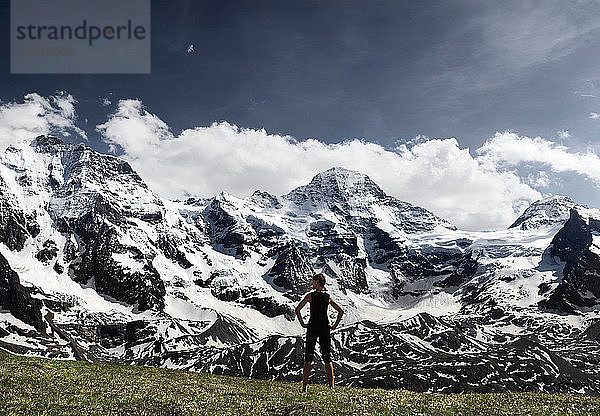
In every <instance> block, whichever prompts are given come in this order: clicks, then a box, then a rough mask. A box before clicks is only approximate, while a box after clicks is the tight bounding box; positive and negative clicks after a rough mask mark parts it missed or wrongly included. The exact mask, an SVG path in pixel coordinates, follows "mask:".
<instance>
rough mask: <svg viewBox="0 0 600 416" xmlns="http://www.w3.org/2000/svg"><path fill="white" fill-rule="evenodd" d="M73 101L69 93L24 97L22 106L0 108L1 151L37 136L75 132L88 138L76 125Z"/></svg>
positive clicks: (3, 105) (12, 103) (14, 105)
mask: <svg viewBox="0 0 600 416" xmlns="http://www.w3.org/2000/svg"><path fill="white" fill-rule="evenodd" d="M75 102H76V101H75V99H74V98H73V96H71V95H70V94H65V93H59V94H57V95H54V96H51V97H48V98H46V97H42V96H40V95H38V94H36V93H32V94H27V95H26V96H25V97H24V101H23V102H21V103H16V102H9V103H4V104H2V105H0V148H1V149H2V150H4V149H5V148H6V147H7V146H8V145H10V144H12V143H15V142H18V141H21V140H28V139H31V138H32V137H35V136H38V135H40V134H58V135H61V136H69V135H71V134H72V133H75V134H77V135H79V136H81V137H83V138H84V139H87V137H86V134H85V132H84V131H83V130H81V129H79V128H78V127H76V126H75V118H76V115H75Z"/></svg>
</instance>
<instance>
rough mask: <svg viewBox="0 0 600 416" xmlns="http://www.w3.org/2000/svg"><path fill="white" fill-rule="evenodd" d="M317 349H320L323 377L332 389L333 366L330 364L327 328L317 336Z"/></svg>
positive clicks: (329, 343)
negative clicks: (324, 376)
mask: <svg viewBox="0 0 600 416" xmlns="http://www.w3.org/2000/svg"><path fill="white" fill-rule="evenodd" d="M319 347H320V348H321V357H322V358H323V363H324V365H325V375H326V376H327V384H328V385H329V388H330V389H332V388H333V364H332V363H331V333H330V330H329V327H328V328H327V329H325V330H324V331H322V332H321V334H320V335H319Z"/></svg>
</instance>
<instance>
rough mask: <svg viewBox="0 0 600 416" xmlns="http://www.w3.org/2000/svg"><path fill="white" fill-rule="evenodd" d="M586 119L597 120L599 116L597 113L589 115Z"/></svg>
mask: <svg viewBox="0 0 600 416" xmlns="http://www.w3.org/2000/svg"><path fill="white" fill-rule="evenodd" d="M588 118H591V119H592V120H598V119H599V118H600V114H598V113H590V115H589V116H588Z"/></svg>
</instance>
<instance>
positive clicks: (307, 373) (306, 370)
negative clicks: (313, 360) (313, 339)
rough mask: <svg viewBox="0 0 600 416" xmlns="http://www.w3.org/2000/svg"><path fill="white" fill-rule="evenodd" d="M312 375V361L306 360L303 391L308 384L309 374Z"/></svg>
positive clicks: (303, 373)
mask: <svg viewBox="0 0 600 416" xmlns="http://www.w3.org/2000/svg"><path fill="white" fill-rule="evenodd" d="M309 375H310V361H304V370H303V372H302V391H306V386H307V385H308V376H309Z"/></svg>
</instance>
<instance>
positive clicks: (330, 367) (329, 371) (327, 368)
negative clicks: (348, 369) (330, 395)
mask: <svg viewBox="0 0 600 416" xmlns="http://www.w3.org/2000/svg"><path fill="white" fill-rule="evenodd" d="M325 374H327V384H328V385H329V388H330V389H332V388H333V364H332V363H331V361H330V362H328V363H325Z"/></svg>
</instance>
